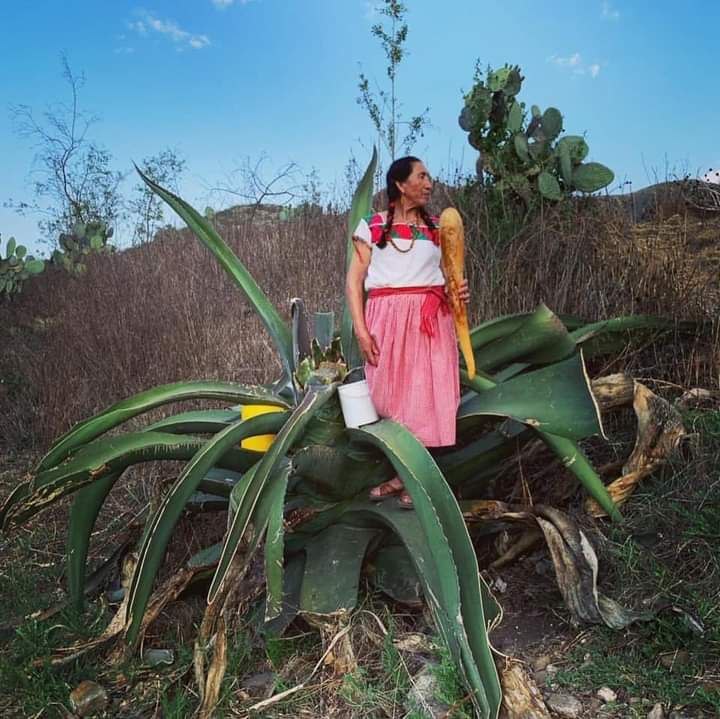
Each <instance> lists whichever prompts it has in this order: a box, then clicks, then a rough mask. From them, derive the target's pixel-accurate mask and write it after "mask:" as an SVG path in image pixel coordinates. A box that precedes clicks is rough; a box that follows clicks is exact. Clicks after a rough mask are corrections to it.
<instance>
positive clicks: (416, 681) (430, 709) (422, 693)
mask: <svg viewBox="0 0 720 719" xmlns="http://www.w3.org/2000/svg"><path fill="white" fill-rule="evenodd" d="M434 667H435V665H434V664H426V665H425V667H423V669H421V670H420V671H419V672H418V673H417V674H416V675H415V676H414V677H413V680H412V686H411V687H410V691H408V693H407V699H406V700H405V706H406V709H407V710H408V713H410V714H413V713H415V714H416V715H417V716H418V717H423V719H444V717H446V716H448V714H449V712H450V706H449V705H448V704H445V702H442V701H440V700H438V699H436V695H438V694H439V693H440V687H439V685H438V680H437V677H436V676H435V674H434V673H433V669H434Z"/></svg>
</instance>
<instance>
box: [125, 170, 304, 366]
mask: <svg viewBox="0 0 720 719" xmlns="http://www.w3.org/2000/svg"><path fill="white" fill-rule="evenodd" d="M135 169H136V170H137V171H138V173H139V175H140V177H141V178H142V180H143V182H145V184H146V185H147V186H148V187H149V188H150V189H151V190H152V191H153V192H155V193H156V194H157V195H159V196H160V197H161V198H162V199H163V200H165V202H167V203H168V205H170V207H172V209H173V210H175V212H177V214H178V215H180V217H182V219H183V220H185V222H186V223H187V226H188V227H189V228H190V229H191V230H192V231H193V233H194V234H195V236H196V237H197V238H198V239H199V240H200V241H201V242H202V243H203V244H204V245H205V247H207V248H208V249H209V250H210V252H212V253H213V255H215V258H216V259H217V260H218V262H220V264H221V265H222V267H223V269H225V271H226V272H227V273H228V274H229V275H230V277H232V279H233V281H234V282H235V284H236V285H238V287H240V289H241V290H242V291H243V293H244V294H245V297H247V299H248V302H250V304H251V305H252V306H253V309H254V310H255V311H256V312H257V314H258V316H259V317H260V319H261V320H262V323H263V324H264V325H265V328H266V329H267V331H268V332H269V334H270V336H271V337H272V339H273V342H274V343H275V346H276V348H277V350H278V352H279V354H280V358H281V360H282V363H283V365H284V366H285V369H286V370H287V371H288V372H290V373H292V352H293V349H292V336H291V334H290V329H289V328H288V326H287V324H286V323H285V322H284V321H283V319H282V317H280V314H279V313H278V311H277V310H276V309H275V307H274V306H273V304H272V303H271V302H270V300H269V299H268V297H267V295H266V294H265V293H264V292H263V291H262V289H260V286H259V285H258V284H257V282H255V280H254V279H253V277H252V275H251V274H250V273H249V272H248V271H247V269H246V267H245V265H243V263H242V262H241V261H240V260H239V258H238V257H237V255H236V254H235V253H234V252H233V251H232V250H231V249H230V247H228V245H227V244H225V242H224V241H223V239H222V238H221V237H220V235H218V233H217V232H216V231H215V229H214V227H213V226H212V224H211V223H210V222H209V221H208V220H207V219H206V218H205V217H203V216H202V215H201V214H200V213H199V212H198V211H197V210H196V209H194V208H193V207H192V206H191V205H190V204H188V203H187V202H185V201H184V200H182V199H181V198H179V197H177V195H174V194H173V193H172V192H169V191H168V190H166V189H165V188H163V187H161V186H160V185H158V184H157V183H156V182H153V180H151V179H150V178H149V177H148V176H147V175H145V174H143V172H142V171H141V170H140V169H139V168H138V166H137V165H135Z"/></svg>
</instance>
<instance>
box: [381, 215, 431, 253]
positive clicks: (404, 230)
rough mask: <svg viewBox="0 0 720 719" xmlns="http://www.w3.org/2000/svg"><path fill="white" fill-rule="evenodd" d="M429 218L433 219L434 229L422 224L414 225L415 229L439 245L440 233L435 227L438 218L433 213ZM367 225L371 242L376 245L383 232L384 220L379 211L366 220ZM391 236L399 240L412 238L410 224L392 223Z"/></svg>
mask: <svg viewBox="0 0 720 719" xmlns="http://www.w3.org/2000/svg"><path fill="white" fill-rule="evenodd" d="M430 219H431V220H432V221H433V224H434V225H435V229H432V230H431V229H430V228H429V227H426V226H425V225H422V226H420V227H417V226H416V229H417V230H418V231H420V232H422V234H423V235H425V237H426V238H427V239H428V240H431V241H432V242H433V244H435V245H439V244H440V233H439V232H438V229H437V223H438V222H439V218H438V217H436V216H434V215H433V216H432V217H431V218H430ZM368 226H369V227H370V239H371V241H372V243H373V244H374V245H376V244H377V243H378V242H380V240H382V238H383V233H384V231H385V220H384V218H383V216H382V215H381V214H380V213H377V214H375V215H373V216H372V217H371V218H370V221H369V222H368ZM392 236H393V237H396V238H399V239H401V240H412V238H413V233H412V228H411V227H410V225H408V224H405V223H398V224H393V227H392Z"/></svg>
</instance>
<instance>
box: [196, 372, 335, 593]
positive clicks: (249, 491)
mask: <svg viewBox="0 0 720 719" xmlns="http://www.w3.org/2000/svg"><path fill="white" fill-rule="evenodd" d="M336 391H337V385H335V384H332V385H327V386H322V387H311V388H310V389H309V390H308V392H307V394H306V395H305V397H304V398H303V400H302V402H301V403H300V404H299V405H298V406H297V407H296V408H295V409H294V410H293V412H292V414H291V415H290V417H289V418H288V419H287V421H286V422H285V424H284V425H283V427H282V429H281V430H280V431H279V432H278V434H277V436H276V437H275V439H274V441H273V443H272V445H271V446H270V448H269V449H268V451H267V452H266V453H265V454H264V455H263V458H262V459H261V460H260V462H259V463H258V464H257V465H256V466H255V467H254V468H253V470H252V476H251V477H250V478H249V479H248V481H246V482H243V484H242V485H241V487H239V488H238V490H236V491H239V494H238V496H237V499H236V502H235V506H236V507H237V511H236V512H235V515H234V516H233V520H232V524H231V525H230V527H229V529H228V531H227V533H226V535H225V544H224V545H223V553H222V557H221V558H220V563H219V564H218V568H217V571H216V572H215V576H214V577H213V580H212V583H211V585H210V591H209V594H208V601H209V602H212V601H213V600H214V599H215V597H216V596H217V593H218V592H219V591H220V589H221V588H222V585H223V582H224V580H225V577H226V575H227V572H228V569H229V568H230V563H231V561H232V559H233V557H234V556H235V554H236V552H237V550H238V546H239V544H240V541H241V539H242V537H243V535H244V534H245V532H246V531H247V527H248V524H249V523H250V522H251V521H254V523H255V527H256V536H257V537H258V541H259V535H260V534H262V532H263V531H264V529H265V526H266V523H267V518H268V513H269V511H270V509H269V507H268V508H267V512H266V513H265V516H264V517H255V515H256V513H257V514H259V510H258V509H257V508H258V501H259V500H260V498H261V495H262V494H264V493H265V494H266V492H265V489H266V485H268V484H272V482H273V481H277V475H278V474H279V473H280V471H281V470H282V469H283V468H282V463H283V462H286V463H287V460H285V459H284V457H285V454H286V453H287V452H288V451H289V450H290V448H291V447H292V446H293V445H294V444H295V443H296V442H298V441H299V440H300V438H301V437H302V435H303V433H304V431H305V429H306V427H307V425H308V423H309V422H310V420H311V419H312V418H313V415H314V413H315V412H316V411H317V410H319V409H320V408H321V407H322V406H323V405H324V404H325V403H326V402H327V401H328V400H329V399H330V398H331V397H333V396H334V395H335V394H336ZM287 465H288V466H287V470H286V471H289V470H290V466H289V463H287ZM236 491H233V497H235V493H236ZM256 510H257V512H256ZM251 554H252V552H250V551H249V552H248V553H247V556H248V557H250V555H251Z"/></svg>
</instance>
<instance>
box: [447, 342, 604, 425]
mask: <svg viewBox="0 0 720 719" xmlns="http://www.w3.org/2000/svg"><path fill="white" fill-rule="evenodd" d="M487 415H494V416H497V417H510V418H512V419H514V420H516V421H517V422H521V423H523V424H526V425H528V426H530V427H533V428H534V429H537V430H538V431H541V432H552V433H553V434H558V435H560V436H562V437H567V438H571V439H582V438H584V437H589V436H591V435H593V434H600V435H601V436H604V433H603V429H602V422H601V419H600V412H599V410H598V407H597V403H596V402H595V399H594V397H593V394H592V391H591V389H590V382H589V380H588V377H587V374H586V373H585V365H584V363H583V360H582V355H581V354H580V353H577V354H575V355H573V356H572V357H569V358H568V359H566V360H563V361H562V362H555V363H554V364H551V365H548V366H546V367H542V368H540V369H537V370H534V371H533V372H528V373H526V374H523V375H519V376H517V377H514V378H513V379H511V380H508V381H507V382H504V383H503V384H498V385H497V386H496V387H495V388H493V389H490V390H486V391H485V392H482V393H481V394H478V395H477V397H473V398H472V399H471V400H470V401H468V402H467V403H466V404H464V405H463V407H462V408H461V410H460V412H459V413H458V425H459V426H462V425H466V426H471V425H473V424H477V423H478V422H482V421H483V419H484V417H486V416H487Z"/></svg>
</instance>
